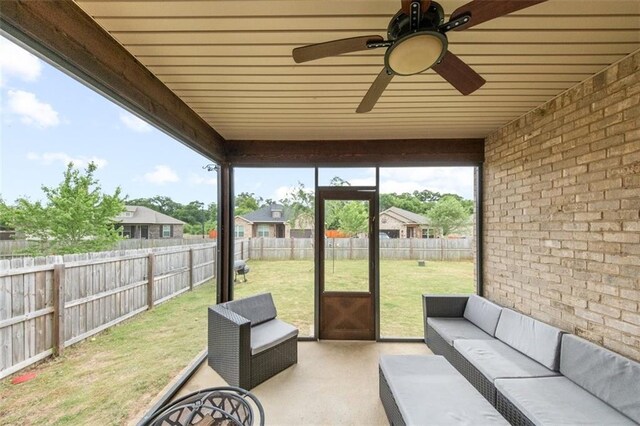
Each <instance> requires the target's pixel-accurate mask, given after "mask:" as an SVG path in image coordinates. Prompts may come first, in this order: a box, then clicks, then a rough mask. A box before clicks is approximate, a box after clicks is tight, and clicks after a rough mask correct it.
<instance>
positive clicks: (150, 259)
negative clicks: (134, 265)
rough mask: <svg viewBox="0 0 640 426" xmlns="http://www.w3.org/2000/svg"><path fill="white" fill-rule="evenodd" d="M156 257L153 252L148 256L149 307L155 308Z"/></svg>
mask: <svg viewBox="0 0 640 426" xmlns="http://www.w3.org/2000/svg"><path fill="white" fill-rule="evenodd" d="M154 262H155V258H154V255H153V253H149V256H148V257H147V309H152V308H153V275H154V273H155V267H154Z"/></svg>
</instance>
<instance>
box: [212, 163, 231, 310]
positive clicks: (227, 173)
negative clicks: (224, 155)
mask: <svg viewBox="0 0 640 426" xmlns="http://www.w3.org/2000/svg"><path fill="white" fill-rule="evenodd" d="M233 203H234V197H233V168H232V167H231V165H230V164H229V163H222V164H220V165H219V166H218V227H219V229H218V244H217V245H218V253H217V261H218V264H217V267H218V279H217V296H216V297H217V302H218V303H224V302H228V301H229V300H232V299H233V259H234V255H233V252H234V249H235V247H234V240H233Z"/></svg>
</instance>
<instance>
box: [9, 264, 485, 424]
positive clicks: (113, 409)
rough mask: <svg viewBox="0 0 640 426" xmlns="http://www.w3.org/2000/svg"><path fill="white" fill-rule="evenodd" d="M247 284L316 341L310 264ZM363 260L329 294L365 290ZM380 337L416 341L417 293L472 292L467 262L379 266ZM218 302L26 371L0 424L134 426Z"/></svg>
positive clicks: (160, 309) (254, 272)
mask: <svg viewBox="0 0 640 426" xmlns="http://www.w3.org/2000/svg"><path fill="white" fill-rule="evenodd" d="M249 265H250V267H251V273H250V274H249V275H248V277H249V280H248V281H247V282H246V283H244V282H238V283H237V284H236V287H235V297H236V298H240V297H245V296H248V295H251V294H256V293H261V292H267V291H268V292H271V293H272V294H273V296H274V299H275V303H276V306H277V307H278V315H279V317H280V318H282V319H283V320H285V321H289V322H291V323H294V324H296V325H297V326H298V327H299V328H300V334H301V335H302V336H309V335H312V333H313V294H314V292H313V277H314V269H313V262H312V261H311V260H297V261H249ZM366 269H367V268H366V263H365V262H363V261H353V260H344V261H336V263H335V269H334V265H333V264H332V263H331V262H330V261H329V262H327V272H326V274H327V281H328V282H330V283H331V286H332V289H335V290H338V289H362V283H363V282H366V281H365V280H366V276H367V275H366ZM380 277H381V280H380V281H381V284H380V287H381V299H380V309H381V333H382V335H383V336H386V337H391V336H402V337H409V336H412V337H416V336H422V334H423V326H422V305H421V297H420V296H421V295H422V294H423V293H470V292H473V263H471V262H427V265H426V266H425V267H419V266H417V262H416V261H402V260H383V261H382V263H381V265H380ZM214 301H215V293H214V286H213V284H212V283H208V284H205V285H203V286H201V287H198V288H197V289H195V290H194V291H193V292H188V293H185V294H183V295H181V296H179V297H177V298H175V299H172V300H170V301H168V302H166V303H164V304H162V305H160V306H157V307H155V308H154V309H153V310H151V311H147V312H144V313H142V314H140V315H137V316H136V317H134V318H131V319H129V320H127V321H125V322H123V323H122V324H120V325H118V326H116V327H112V328H110V329H109V330H107V331H105V332H103V333H101V334H99V335H97V336H95V337H94V338H92V339H89V340H87V341H84V342H82V343H79V344H76V345H73V346H71V347H69V348H67V349H66V351H65V355H64V356H62V357H60V358H56V359H51V360H49V361H46V362H43V363H41V364H39V365H37V366H35V367H32V368H30V369H27V370H24V371H22V372H21V373H20V374H22V373H26V372H29V371H34V372H36V373H37V377H36V378H35V379H33V380H31V381H29V382H26V383H22V384H19V385H12V384H11V383H10V380H9V379H4V380H2V381H0V424H2V425H30V424H34V425H35V424H47V425H50V424H52V425H80V424H104V425H117V424H123V423H126V422H128V421H132V420H135V418H134V416H136V415H140V414H141V411H142V410H144V409H145V408H146V407H148V406H149V404H150V403H151V401H152V400H153V399H154V398H155V397H156V396H157V395H158V394H159V392H160V391H161V390H162V389H163V388H164V387H165V386H166V385H167V384H168V383H169V382H170V381H171V380H172V379H173V378H174V377H175V376H176V375H177V374H178V373H179V372H180V370H182V369H183V368H184V367H185V366H186V365H187V364H188V363H189V362H190V361H192V360H193V359H194V358H195V356H196V355H197V354H198V353H199V352H200V351H201V350H202V349H204V347H205V346H206V338H207V336H206V334H207V325H206V324H207V323H206V319H207V318H206V316H207V309H206V308H207V306H209V305H211V304H213V303H214Z"/></svg>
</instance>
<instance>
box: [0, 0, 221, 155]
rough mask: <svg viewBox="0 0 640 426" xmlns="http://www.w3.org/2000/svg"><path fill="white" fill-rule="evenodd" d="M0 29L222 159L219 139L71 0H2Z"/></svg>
mask: <svg viewBox="0 0 640 426" xmlns="http://www.w3.org/2000/svg"><path fill="white" fill-rule="evenodd" d="M0 29H2V31H3V32H4V33H5V34H7V35H9V36H10V38H13V39H14V40H16V41H17V42H19V43H20V44H22V45H24V46H26V47H28V48H31V49H32V50H33V51H35V52H36V53H38V54H39V55H41V56H42V57H43V59H45V60H47V61H48V62H50V63H52V64H53V65H54V66H57V67H59V68H60V69H62V70H63V71H64V72H66V73H68V74H69V75H71V76H72V77H74V78H76V79H78V80H80V81H81V82H82V83H84V84H86V85H88V86H90V87H92V88H93V89H95V90H96V91H98V92H100V93H102V94H103V95H105V96H106V97H108V98H109V99H111V100H112V101H114V102H116V103H117V104H119V105H121V106H123V107H125V108H126V109H128V110H130V111H131V112H133V113H135V114H137V115H139V116H140V117H143V118H145V119H146V120H148V121H149V122H151V123H153V124H154V125H156V126H157V127H159V128H160V129H161V130H163V131H164V132H166V133H167V134H169V135H170V136H172V137H174V138H176V139H178V140H179V141H180V142H182V143H184V144H186V145H187V146H189V147H191V148H193V149H194V150H195V151H197V152H199V153H200V154H202V155H204V156H205V157H207V158H209V159H211V160H213V161H222V160H224V157H225V140H224V138H223V137H222V136H221V135H220V134H218V133H217V132H216V131H215V130H214V129H213V128H212V127H211V126H209V125H208V124H207V123H206V122H205V121H204V120H203V119H202V118H200V116H198V115H197V114H196V113H195V112H193V111H192V110H191V109H190V108H189V107H188V106H187V105H186V104H185V103H184V102H183V101H182V100H181V99H180V98H178V97H177V96H176V95H175V94H174V93H173V92H172V91H171V90H169V89H168V88H167V87H166V86H165V85H164V84H163V83H162V82H161V81H160V80H159V79H158V78H157V77H156V76H155V75H153V74H152V73H151V72H150V71H149V70H147V68H145V67H144V66H143V65H142V64H141V63H140V62H138V61H137V60H136V58H135V57H134V56H133V55H131V54H130V53H129V52H128V51H127V50H126V49H125V48H124V47H122V46H121V45H120V44H119V43H118V42H117V41H116V40H115V39H113V37H111V35H109V33H107V32H106V31H105V30H103V29H102V28H101V27H100V26H99V25H98V24H97V23H96V22H95V21H94V20H93V19H92V18H91V17H90V16H89V15H87V14H86V13H85V12H84V11H83V10H82V9H81V8H80V7H79V6H78V5H76V4H75V3H74V2H72V1H70V0H64V1H35V0H28V1H15V0H2V1H0ZM87 136H88V137H90V135H87Z"/></svg>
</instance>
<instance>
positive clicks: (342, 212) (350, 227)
mask: <svg viewBox="0 0 640 426" xmlns="http://www.w3.org/2000/svg"><path fill="white" fill-rule="evenodd" d="M336 215H337V218H338V230H339V231H342V232H343V233H344V234H346V235H348V236H350V237H353V236H356V235H357V234H359V233H361V232H366V231H367V225H368V221H369V211H368V210H367V204H366V203H364V202H361V201H348V202H346V203H344V204H343V205H342V206H340V208H339V209H338V210H337V211H336Z"/></svg>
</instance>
